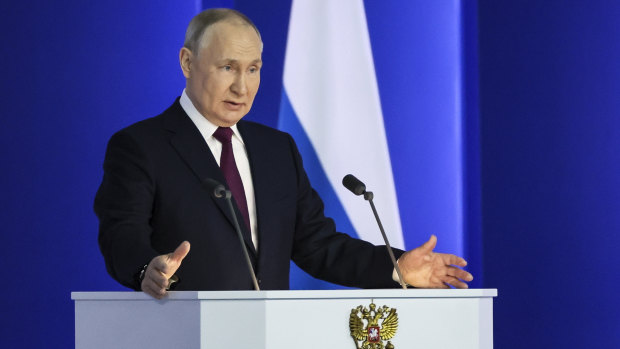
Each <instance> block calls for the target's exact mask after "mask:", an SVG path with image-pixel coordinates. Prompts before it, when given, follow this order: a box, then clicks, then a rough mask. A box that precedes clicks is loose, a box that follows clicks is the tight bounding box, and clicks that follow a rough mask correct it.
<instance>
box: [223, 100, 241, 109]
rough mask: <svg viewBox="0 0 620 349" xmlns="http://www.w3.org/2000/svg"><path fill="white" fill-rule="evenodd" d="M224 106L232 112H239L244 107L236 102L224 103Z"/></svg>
mask: <svg viewBox="0 0 620 349" xmlns="http://www.w3.org/2000/svg"><path fill="white" fill-rule="evenodd" d="M224 104H225V105H226V108H228V109H231V110H238V109H240V108H241V107H242V106H243V103H238V102H234V101H224Z"/></svg>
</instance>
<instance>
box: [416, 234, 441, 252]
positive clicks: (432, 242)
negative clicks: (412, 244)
mask: <svg viewBox="0 0 620 349" xmlns="http://www.w3.org/2000/svg"><path fill="white" fill-rule="evenodd" d="M435 246H437V236H435V234H433V235H431V237H430V238H429V239H428V241H427V242H425V243H424V245H422V246H420V247H421V248H422V250H424V251H425V252H432V251H433V250H434V249H435Z"/></svg>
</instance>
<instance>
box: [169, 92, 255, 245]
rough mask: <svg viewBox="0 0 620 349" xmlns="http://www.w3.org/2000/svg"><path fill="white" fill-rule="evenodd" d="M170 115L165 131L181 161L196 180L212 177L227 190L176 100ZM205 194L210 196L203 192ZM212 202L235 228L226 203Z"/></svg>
mask: <svg viewBox="0 0 620 349" xmlns="http://www.w3.org/2000/svg"><path fill="white" fill-rule="evenodd" d="M168 111H169V112H170V113H167V114H166V117H165V118H164V128H165V129H167V130H168V131H170V132H171V137H170V144H171V145H172V147H173V148H174V149H175V150H176V151H177V153H178V154H179V156H180V157H181V158H182V159H183V161H184V162H185V163H186V164H187V165H188V166H189V168H190V169H191V170H192V172H194V174H195V175H196V177H198V179H199V180H200V182H201V183H202V181H203V180H204V179H206V178H212V179H215V180H216V181H218V182H220V183H222V184H224V185H225V186H226V187H228V185H227V184H226V179H225V178H224V175H223V174H222V171H221V170H220V167H219V166H218V165H217V162H216V161H215V158H214V157H213V153H212V152H211V150H210V149H209V146H208V145H207V143H206V142H205V140H204V138H203V137H202V135H201V134H200V131H198V128H196V125H194V123H193V122H192V120H191V119H190V118H189V116H187V114H186V113H185V111H184V110H183V108H182V107H181V105H180V104H179V102H178V100H177V101H176V102H175V103H174V104H173V105H172V107H170V108H169V109H168ZM205 195H209V196H211V195H210V193H208V192H207V191H206V190H205ZM211 199H212V200H213V201H214V202H215V204H216V205H217V207H218V208H219V210H220V211H221V212H222V214H223V215H224V216H226V218H227V219H228V220H229V222H230V224H231V225H232V226H233V228H234V223H233V217H232V215H231V214H230V209H229V208H228V204H227V203H226V202H225V200H222V199H216V198H213V197H212V196H211ZM233 206H234V209H235V213H236V215H237V217H239V220H240V226H241V232H242V235H243V237H244V241H245V244H246V246H247V247H248V250H249V251H250V253H253V254H254V256H256V255H257V253H256V249H255V248H254V244H253V243H252V238H251V234H250V232H249V231H248V229H247V228H246V227H245V224H241V222H242V220H241V213H240V212H239V209H238V208H237V205H236V204H235V203H234V200H233Z"/></svg>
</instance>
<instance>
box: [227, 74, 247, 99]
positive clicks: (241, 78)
mask: <svg viewBox="0 0 620 349" xmlns="http://www.w3.org/2000/svg"><path fill="white" fill-rule="evenodd" d="M230 90H231V91H232V92H234V93H235V94H237V95H239V96H243V95H245V94H246V93H247V92H248V87H247V85H246V77H245V74H243V73H241V74H237V76H235V80H234V81H233V83H232V85H230Z"/></svg>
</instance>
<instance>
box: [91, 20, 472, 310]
mask: <svg viewBox="0 0 620 349" xmlns="http://www.w3.org/2000/svg"><path fill="white" fill-rule="evenodd" d="M262 47H263V44H262V41H261V37H260V34H259V32H258V30H257V29H256V27H255V26H254V24H253V23H252V22H251V21H250V20H249V19H248V18H247V17H245V16H244V15H243V14H241V13H239V12H237V11H234V10H229V9H213V10H207V11H204V12H202V13H200V14H198V15H197V16H196V17H194V19H192V21H191V22H190V24H189V27H188V29H187V33H186V38H185V43H184V47H183V48H181V51H180V53H179V60H180V65H181V69H182V71H183V75H184V76H185V78H186V87H185V90H184V91H183V94H182V96H181V97H180V98H179V99H177V101H175V102H174V104H173V105H172V106H171V107H170V108H168V109H167V110H166V111H164V112H163V113H162V114H161V115H159V116H156V117H154V118H151V119H147V120H144V121H142V122H139V123H137V124H134V125H132V126H130V127H128V128H126V129H123V130H121V131H119V132H118V133H116V134H115V135H114V136H113V137H112V138H111V139H110V142H109V144H108V150H107V152H106V159H105V161H104V178H103V181H102V184H101V187H100V188H99V191H98V192H97V197H96V199H95V211H96V213H97V215H98V217H99V219H100V233H99V244H100V248H101V251H102V253H103V255H104V258H105V261H106V267H107V269H108V272H109V273H110V274H111V275H112V277H114V278H115V279H116V280H117V281H119V282H120V283H121V284H123V285H126V286H128V287H131V288H134V289H136V290H140V289H141V290H142V291H144V292H146V293H148V294H150V295H151V296H153V297H155V298H161V297H163V296H165V295H166V291H167V289H168V288H169V287H170V286H171V283H172V282H173V281H176V280H177V279H179V280H180V281H179V282H178V283H177V284H176V285H177V288H176V289H178V290H230V289H251V288H252V286H251V285H252V283H251V279H250V275H249V272H248V270H247V265H246V264H245V261H244V258H243V254H242V249H241V246H239V240H238V237H237V235H236V233H235V230H234V228H233V224H232V217H231V216H230V215H229V213H228V211H227V208H226V206H225V203H223V202H221V201H220V200H217V199H215V198H212V197H211V196H210V195H209V193H208V192H207V191H205V190H204V189H203V188H202V184H203V181H204V179H205V178H213V179H215V180H216V181H219V182H221V183H226V184H227V187H229V188H230V189H231V191H232V193H233V199H234V203H235V211H236V212H237V216H238V217H240V223H241V224H240V225H241V229H242V230H243V235H244V239H245V244H246V247H247V248H248V250H249V251H250V252H249V254H250V258H251V262H252V264H253V267H254V269H255V270H256V274H257V279H258V282H259V284H260V286H261V288H262V289H287V288H288V287H289V285H288V283H289V261H290V260H291V259H292V260H293V261H294V262H295V263H296V264H297V265H298V266H300V267H301V268H302V269H304V270H305V271H307V272H308V273H310V274H311V275H313V276H315V277H318V278H321V279H324V280H327V281H331V282H335V283H339V284H343V285H347V286H356V287H365V288H381V287H395V286H397V283H396V282H395V281H394V277H393V266H392V264H391V261H390V258H389V256H388V253H387V251H386V249H385V247H384V246H373V245H371V244H369V243H367V242H364V241H361V240H357V239H353V238H351V237H349V236H348V235H345V234H342V233H337V232H336V229H335V226H334V223H333V221H332V220H331V219H329V218H326V217H324V215H323V203H322V202H321V200H320V198H319V197H318V195H317V193H316V192H315V191H314V190H313V189H312V187H311V186H310V183H309V182H308V178H307V176H306V174H305V172H304V169H303V165H302V161H301V158H300V155H299V152H298V151H297V148H296V146H295V143H294V141H293V140H292V139H291V137H290V136H289V135H288V134H285V133H283V132H280V131H277V130H274V129H271V128H268V127H265V126H262V125H259V124H256V123H252V122H247V121H242V118H243V117H244V116H245V115H246V114H247V113H248V111H249V110H250V108H251V106H252V103H253V100H254V97H255V95H256V92H257V91H258V86H259V84H260V69H261V66H262V60H261V55H262ZM436 241H437V240H436V237H435V236H432V237H431V238H430V239H429V241H428V242H426V243H425V244H424V245H422V246H421V247H418V248H417V249H414V250H412V251H409V252H403V251H400V250H394V252H395V255H396V257H397V258H399V261H398V263H399V265H400V267H401V269H402V272H403V276H404V280H405V281H406V282H407V283H408V284H410V285H412V286H415V287H434V288H437V287H442V288H446V287H449V286H448V285H452V286H454V287H458V288H466V287H467V284H466V283H465V282H464V281H471V280H472V279H473V277H472V276H471V274H469V273H467V272H466V271H464V270H462V269H460V268H459V267H464V266H465V265H466V262H465V261H464V260H463V259H462V258H460V257H457V256H454V255H447V254H440V253H434V252H433V249H434V247H435V244H436ZM190 243H191V245H190ZM190 246H191V250H192V253H189V251H190Z"/></svg>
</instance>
